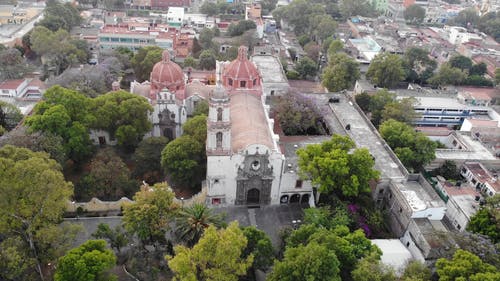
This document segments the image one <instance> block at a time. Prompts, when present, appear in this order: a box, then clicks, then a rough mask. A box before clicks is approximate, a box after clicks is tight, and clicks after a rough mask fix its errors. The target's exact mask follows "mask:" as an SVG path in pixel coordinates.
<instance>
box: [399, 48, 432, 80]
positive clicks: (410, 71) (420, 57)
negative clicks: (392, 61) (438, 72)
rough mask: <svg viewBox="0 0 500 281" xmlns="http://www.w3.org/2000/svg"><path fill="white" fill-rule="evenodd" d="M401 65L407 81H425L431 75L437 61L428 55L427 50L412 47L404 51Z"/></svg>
mask: <svg viewBox="0 0 500 281" xmlns="http://www.w3.org/2000/svg"><path fill="white" fill-rule="evenodd" d="M403 65H404V68H405V69H406V73H407V75H406V80H407V81H410V82H418V83H426V82H427V79H429V78H430V77H431V76H432V75H433V73H434V70H435V69H436V67H437V62H436V61H435V60H433V59H432V58H431V57H430V55H429V52H428V51H427V50H425V49H421V48H417V47H413V48H409V49H407V50H406V51H405V54H404V56H403Z"/></svg>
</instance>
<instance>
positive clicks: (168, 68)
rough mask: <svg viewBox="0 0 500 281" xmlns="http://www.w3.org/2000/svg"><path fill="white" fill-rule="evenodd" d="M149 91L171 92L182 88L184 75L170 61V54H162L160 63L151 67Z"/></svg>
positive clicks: (165, 52) (177, 66) (164, 52)
mask: <svg viewBox="0 0 500 281" xmlns="http://www.w3.org/2000/svg"><path fill="white" fill-rule="evenodd" d="M150 81H151V89H152V90H157V91H158V92H159V91H161V90H163V89H164V88H167V89H169V90H170V91H171V92H175V91H177V90H180V89H183V88H184V73H183V72H182V69H181V67H180V66H179V65H177V64H176V63H175V62H173V61H171V60H170V53H169V52H168V51H167V50H165V51H163V53H162V61H160V62H157V63H156V64H155V65H154V66H153V70H152V71H151V76H150Z"/></svg>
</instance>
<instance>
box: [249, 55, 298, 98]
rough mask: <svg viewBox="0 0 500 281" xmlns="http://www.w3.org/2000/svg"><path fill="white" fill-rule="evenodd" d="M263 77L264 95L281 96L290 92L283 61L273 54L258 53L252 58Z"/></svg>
mask: <svg viewBox="0 0 500 281" xmlns="http://www.w3.org/2000/svg"><path fill="white" fill-rule="evenodd" d="M251 60H252V62H253V63H254V64H255V65H256V66H257V69H258V70H259V73H260V76H261V77H262V93H263V95H264V97H270V96H281V95H284V94H286V93H288V91H289V89H290V87H289V85H288V79H287V78H286V75H285V72H284V71H283V67H282V66H281V62H280V61H279V59H278V58H277V57H276V56H273V55H260V54H256V55H254V56H252V58H251Z"/></svg>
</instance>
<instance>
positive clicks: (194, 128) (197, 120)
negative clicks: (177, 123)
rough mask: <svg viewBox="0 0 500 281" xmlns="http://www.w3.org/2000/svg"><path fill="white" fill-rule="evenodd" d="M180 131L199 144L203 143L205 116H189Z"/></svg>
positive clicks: (205, 134)
mask: <svg viewBox="0 0 500 281" xmlns="http://www.w3.org/2000/svg"><path fill="white" fill-rule="evenodd" d="M182 131H183V132H184V134H185V135H188V136H191V137H193V138H194V139H195V140H197V141H198V142H199V143H200V144H202V145H204V144H205V142H206V141H207V116H206V115H197V116H194V117H192V118H189V119H188V120H187V121H186V123H184V125H182Z"/></svg>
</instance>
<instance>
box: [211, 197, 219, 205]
mask: <svg viewBox="0 0 500 281" xmlns="http://www.w3.org/2000/svg"><path fill="white" fill-rule="evenodd" d="M219 204H220V198H212V205H219Z"/></svg>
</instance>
